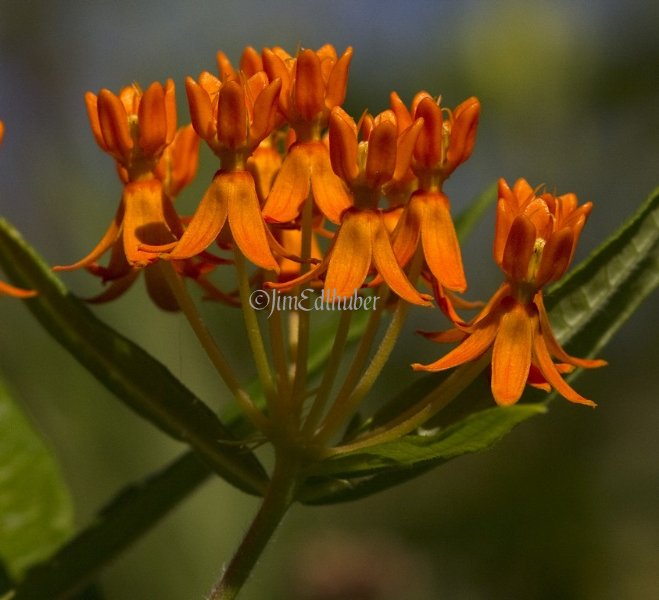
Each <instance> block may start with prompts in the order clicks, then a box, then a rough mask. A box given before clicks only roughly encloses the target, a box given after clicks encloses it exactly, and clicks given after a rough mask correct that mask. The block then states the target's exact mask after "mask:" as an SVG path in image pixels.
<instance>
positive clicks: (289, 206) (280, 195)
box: [263, 144, 311, 223]
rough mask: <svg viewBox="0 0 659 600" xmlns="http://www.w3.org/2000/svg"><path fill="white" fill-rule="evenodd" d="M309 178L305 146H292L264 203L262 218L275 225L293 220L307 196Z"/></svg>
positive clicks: (308, 164) (309, 163)
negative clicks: (275, 223)
mask: <svg viewBox="0 0 659 600" xmlns="http://www.w3.org/2000/svg"><path fill="white" fill-rule="evenodd" d="M310 177H311V157H310V156H309V153H308V152H307V151H306V149H305V145H303V144H293V146H291V148H289V150H288V154H287V155H286V158H285V159H284V163H283V164H282V166H281V169H280V170H279V174H278V175H277V178H276V179H275V182H274V184H273V185H272V189H271V190H270V194H269V195H268V199H267V200H266V202H265V206H264V207H263V217H264V218H265V219H266V220H267V221H274V222H277V223H287V222H288V221H292V220H293V219H295V218H296V217H297V216H298V214H299V213H300V206H301V204H302V203H303V202H304V201H305V200H306V198H307V196H308V195H309V186H310Z"/></svg>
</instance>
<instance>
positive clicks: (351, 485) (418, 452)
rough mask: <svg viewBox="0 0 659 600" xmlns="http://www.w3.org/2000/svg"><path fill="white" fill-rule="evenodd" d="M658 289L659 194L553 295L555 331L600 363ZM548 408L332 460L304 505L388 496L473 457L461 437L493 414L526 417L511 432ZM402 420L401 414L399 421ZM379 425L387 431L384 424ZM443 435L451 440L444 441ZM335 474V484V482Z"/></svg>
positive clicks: (465, 423) (312, 483)
mask: <svg viewBox="0 0 659 600" xmlns="http://www.w3.org/2000/svg"><path fill="white" fill-rule="evenodd" d="M658 285H659V190H657V191H655V192H654V193H653V194H652V195H651V196H650V198H649V199H648V200H647V201H646V202H645V203H644V204H643V205H642V206H641V207H640V208H639V210H638V211H637V212H636V214H635V215H634V216H633V217H631V218H630V219H629V220H628V221H627V222H626V223H625V224H624V225H623V226H622V227H621V228H620V229H619V230H618V231H617V232H616V233H615V234H614V235H613V236H612V237H611V238H610V239H609V240H607V241H606V242H605V243H604V244H602V246H600V247H599V248H598V249H597V250H596V251H595V252H594V253H593V254H592V255H591V256H590V257H589V258H588V259H587V260H586V261H584V262H583V263H582V264H581V265H579V266H578V267H577V268H576V269H575V270H574V271H573V272H572V274H571V275H570V276H568V277H566V278H565V279H564V280H563V281H561V282H560V283H558V284H557V285H555V286H554V287H553V288H552V289H551V290H550V293H549V294H548V297H547V306H548V308H549V317H550V320H551V323H552V326H553V328H554V332H555V334H556V336H557V337H558V339H559V340H560V341H561V342H562V343H565V344H566V345H567V347H568V349H569V350H570V351H571V352H573V353H574V354H576V355H578V356H592V355H593V354H595V353H597V352H598V351H599V350H600V349H601V348H602V347H603V346H604V345H605V344H606V342H607V341H608V340H609V339H610V338H611V337H612V336H613V335H614V333H615V332H616V331H617V330H618V329H619V328H620V327H621V326H622V325H623V323H624V322H625V321H626V320H627V318H629V316H630V315H631V314H632V313H633V312H634V310H635V309H636V308H637V307H638V305H639V304H640V303H641V302H642V301H643V300H644V299H645V298H646V297H647V296H649V295H650V294H651V293H652V292H653V291H654V290H655V289H656V288H657V286H658ZM430 377H432V375H431V376H426V377H425V378H424V379H423V380H421V381H422V382H423V383H419V382H416V383H415V384H413V386H411V387H410V389H411V390H414V389H416V390H418V389H419V388H424V389H425V386H426V383H425V381H426V380H428V379H429V378H430ZM467 392H469V390H467ZM527 395H529V392H527ZM403 396H404V394H403ZM464 396H465V394H464V393H463V395H462V396H461V397H460V399H459V400H458V402H459V403H460V402H462V401H463V400H464ZM413 401H414V402H415V401H418V396H417V395H414V396H413ZM410 404H413V402H411V403H406V402H404V401H401V398H398V400H397V402H396V406H397V407H399V410H405V409H407V408H408V407H409V406H410ZM542 406H544V404H518V405H516V406H514V407H509V408H493V409H489V411H488V410H486V411H482V412H479V413H476V414H474V415H472V416H470V417H467V418H465V419H463V420H460V421H458V422H457V423H454V424H453V425H451V426H449V427H447V428H446V429H442V430H440V431H439V433H438V434H436V435H437V440H435V439H434V436H430V439H428V438H426V437H421V438H419V436H406V437H404V438H402V439H400V440H397V441H394V442H388V443H385V444H381V445H379V446H374V447H371V448H368V450H366V449H364V448H362V449H360V450H357V451H355V452H354V453H350V454H345V455H341V456H337V457H333V458H330V459H328V460H327V461H325V463H323V464H322V472H321V471H318V472H317V475H318V477H317V479H315V480H314V479H310V480H309V481H308V483H307V487H306V489H305V490H304V491H303V495H302V500H303V501H304V502H308V503H313V504H321V503H332V502H341V501H346V500H352V499H356V498H360V497H363V496H367V495H369V494H372V493H375V492H377V491H380V490H382V489H386V488H387V487H391V486H392V485H396V484H398V483H400V482H402V481H405V480H407V479H410V478H411V477H414V476H416V475H418V474H420V473H422V472H424V471H426V470H428V469H429V468H431V467H433V466H436V464H440V463H441V462H444V461H445V460H448V459H449V458H452V457H454V456H459V455H460V454H464V453H467V452H471V451H472V450H470V449H469V447H468V445H464V444H463V442H464V440H463V438H462V437H461V435H460V431H461V430H462V429H463V428H464V430H465V432H468V431H471V433H472V434H474V435H477V434H476V432H477V430H478V427H479V422H480V419H485V420H487V419H490V418H491V417H490V414H489V413H490V411H507V410H510V409H511V408H512V409H516V410H521V411H522V412H519V413H518V414H517V415H515V417H512V414H513V413H510V417H511V421H512V420H514V423H510V427H509V429H508V430H510V429H512V427H513V426H514V425H515V424H517V423H519V422H521V421H523V420H524V419H526V418H528V417H529V416H532V414H535V413H533V410H534V409H533V408H531V409H530V412H528V411H527V407H536V408H537V409H538V412H540V407H542ZM385 414H390V413H385ZM493 414H495V413H493ZM394 415H395V412H394V413H393V414H391V417H392V418H393V416H394ZM518 417H519V418H518ZM484 423H485V421H484V422H483V424H484ZM378 425H380V426H381V425H382V423H381V421H380V420H379V419H378ZM500 431H501V432H503V433H501V435H503V434H505V433H506V432H507V431H506V425H505V423H502V424H501V429H500ZM443 435H447V436H448V437H446V438H442V436H443ZM486 437H487V436H486ZM499 437H500V436H499ZM497 439H498V438H497ZM493 441H496V439H494V440H493ZM493 441H491V442H490V444H491V443H493ZM435 443H437V444H438V446H437V447H435V446H434V445H435ZM453 443H455V444H456V446H455V448H454V450H455V452H456V454H454V455H451V450H452V448H451V444H453ZM472 443H473V444H474V448H476V449H483V448H485V447H487V446H488V444H487V443H486V444H483V445H481V440H479V439H474V440H472ZM433 448H434V450H438V449H440V450H441V452H442V453H446V454H442V455H441V456H440V455H438V456H437V457H436V458H435V459H433V458H429V453H430V454H432V452H433ZM435 460H436V461H437V462H436V463H435V462H434V461H435ZM330 473H331V474H332V476H333V478H331V477H330V476H329V474H330ZM338 477H341V479H339V478H338Z"/></svg>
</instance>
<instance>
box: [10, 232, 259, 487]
mask: <svg viewBox="0 0 659 600" xmlns="http://www.w3.org/2000/svg"><path fill="white" fill-rule="evenodd" d="M0 263H1V264H2V266H3V267H4V270H5V272H6V273H7V274H8V275H10V276H12V277H13V279H14V280H15V281H16V282H20V285H22V286H23V287H25V288H28V289H35V290H38V292H39V294H38V296H37V297H36V298H33V299H31V300H30V301H29V302H27V305H28V307H29V308H30V310H31V311H32V313H33V314H34V316H35V317H36V318H37V319H38V320H39V322H40V323H41V324H42V325H43V326H44V328H45V329H46V330H47V331H48V332H49V333H50V334H51V335H52V336H53V337H54V338H55V339H56V340H57V341H58V342H59V343H60V344H62V346H64V347H65V348H66V349H67V350H68V351H69V352H71V354H73V356H74V357H75V358H76V359H77V360H78V361H79V362H80V364H82V365H83V366H84V367H86V368H87V369H88V370H89V371H90V372H91V373H92V374H93V375H94V376H95V377H97V378H98V380H99V381H100V382H101V383H103V384H104V385H105V386H106V387H107V388H108V389H110V390H111V391H112V392H114V393H115V394H116V396H117V397H118V398H119V399H120V400H121V401H122V402H124V403H126V404H127V405H128V406H129V407H130V408H131V409H132V410H134V411H135V412H137V413H138V414H139V415H140V416H142V417H144V418H145V419H147V420H148V421H150V422H151V423H152V424H154V425H155V426H156V427H158V428H159V429H160V430H161V431H163V432H164V433H166V434H168V435H170V436H171V437H173V438H174V439H176V440H179V441H182V442H185V443H187V444H189V445H190V446H191V447H192V448H194V450H195V451H197V452H198V454H199V455H200V456H201V457H202V458H203V459H204V460H205V461H207V462H208V464H209V465H210V466H211V467H212V468H213V469H214V470H215V471H216V472H217V473H218V474H219V475H220V476H222V477H224V478H225V479H226V480H227V481H229V482H230V483H232V484H233V485H235V486H237V487H239V488H240V489H242V490H243V491H246V492H248V493H251V494H259V493H261V492H262V491H263V489H264V486H265V483H266V482H267V476H266V474H265V471H264V470H263V468H262V467H261V465H260V463H259V462H258V460H257V459H256V457H255V456H254V455H253V454H252V453H250V452H248V451H246V450H245V449H244V448H242V447H240V446H239V445H237V444H236V443H235V438H234V437H233V435H232V434H231V433H230V431H229V430H228V429H227V428H226V427H225V426H224V425H223V424H222V423H221V422H220V420H219V419H218V418H217V417H216V416H215V413H214V412H213V411H212V410H211V409H210V408H208V406H207V405H206V404H204V403H203V402H202V401H201V400H199V399H198V398H196V397H195V396H194V394H192V392H190V391H189V390H188V389H187V388H186V387H185V386H184V385H183V384H182V383H181V382H180V381H179V380H178V379H176V378H175V377H174V376H173V375H172V374H171V372H170V371H168V370H167V369H166V368H165V367H164V366H163V365H162V364H160V363H159V362H158V361H157V360H155V359H154V358H153V357H152V356H151V355H149V354H148V353H146V352H145V351H144V350H142V349H141V348H140V347H139V346H137V345H136V344H134V343H133V342H131V341H130V340H129V339H127V338H125V337H124V336H122V335H121V334H119V333H117V332H116V331H114V330H113V329H112V328H110V327H108V326H107V325H106V324H105V323H103V322H102V321H100V320H99V319H97V318H96V317H95V316H94V315H93V313H92V312H91V311H90V310H89V309H88V308H87V307H86V306H85V305H84V304H83V303H82V302H81V301H80V300H78V299H77V298H75V297H74V296H73V295H72V294H70V293H69V292H68V291H67V290H66V288H65V287H64V285H63V284H62V282H61V281H60V280H59V279H58V278H57V277H55V276H54V275H53V274H52V272H51V271H50V269H49V268H48V266H47V265H46V264H45V263H44V262H43V260H42V259H41V258H40V257H39V256H38V255H37V254H36V252H35V251H34V250H33V249H32V248H30V247H29V246H28V245H27V244H26V243H25V241H24V240H23V239H22V238H21V237H20V236H19V234H18V233H17V232H16V231H15V230H14V229H13V228H12V227H11V226H10V225H9V224H8V223H7V222H6V221H4V220H2V219H0Z"/></svg>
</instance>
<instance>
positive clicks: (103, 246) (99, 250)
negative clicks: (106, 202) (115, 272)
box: [53, 197, 125, 271]
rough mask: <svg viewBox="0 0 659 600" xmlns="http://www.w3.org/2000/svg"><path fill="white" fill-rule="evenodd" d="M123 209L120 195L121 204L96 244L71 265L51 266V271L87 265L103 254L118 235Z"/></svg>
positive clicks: (69, 269) (70, 269)
mask: <svg viewBox="0 0 659 600" xmlns="http://www.w3.org/2000/svg"><path fill="white" fill-rule="evenodd" d="M124 209H125V206H124V200H123V197H122V200H121V204H120V205H119V208H118V209H117V213H116V214H115V216H114V219H113V220H112V223H110V226H109V227H108V228H107V230H106V232H105V233H104V234H103V237H102V238H101V240H100V241H99V242H98V244H96V247H95V248H94V249H93V250H92V251H91V252H90V253H89V254H88V255H87V256H85V257H84V258H81V259H80V260H79V261H78V262H75V263H73V264H72V265H58V266H56V267H53V271H73V270H75V269H80V268H82V267H87V266H89V265H91V264H92V263H94V262H96V261H97V260H98V259H99V258H100V257H101V256H103V254H105V252H106V251H107V250H109V249H110V248H111V247H112V244H113V243H114V242H115V241H116V240H117V238H118V237H119V232H120V231H121V226H122V223H123V220H124Z"/></svg>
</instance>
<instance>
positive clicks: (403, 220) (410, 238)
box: [391, 195, 423, 267]
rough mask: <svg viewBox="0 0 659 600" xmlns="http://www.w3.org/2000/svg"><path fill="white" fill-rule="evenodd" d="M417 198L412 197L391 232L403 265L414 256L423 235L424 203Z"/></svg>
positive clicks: (392, 245) (395, 248) (397, 255)
mask: <svg viewBox="0 0 659 600" xmlns="http://www.w3.org/2000/svg"><path fill="white" fill-rule="evenodd" d="M417 198H418V196H415V195H413V196H412V197H411V198H410V201H409V202H408V203H407V205H406V206H405V209H404V210H403V213H402V214H401V216H400V218H399V220H398V224H397V225H396V228H395V229H394V231H393V233H392V234H391V247H392V248H393V251H394V254H395V255H396V260H397V261H398V264H399V265H400V266H401V267H404V266H405V265H406V264H407V263H408V262H409V260H410V259H411V258H412V256H414V253H415V252H416V249H417V246H418V245H419V238H420V237H421V221H422V216H423V203H422V202H419V201H418V200H417Z"/></svg>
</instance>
